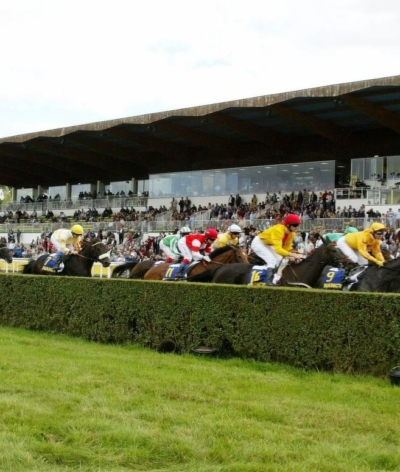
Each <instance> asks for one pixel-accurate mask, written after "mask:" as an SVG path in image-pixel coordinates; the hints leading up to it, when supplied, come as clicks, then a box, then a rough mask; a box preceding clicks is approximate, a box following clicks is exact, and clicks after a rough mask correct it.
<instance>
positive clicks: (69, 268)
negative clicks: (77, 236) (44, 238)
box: [22, 238, 111, 277]
mask: <svg viewBox="0 0 400 472" xmlns="http://www.w3.org/2000/svg"><path fill="white" fill-rule="evenodd" d="M49 257H51V256H50V255H49V254H44V255H43V256H40V257H39V258H38V259H36V260H30V261H29V262H28V264H27V265H26V266H25V267H24V269H23V272H22V273H23V274H35V275H68V276H72V277H91V276H92V267H93V264H94V263H95V262H100V263H101V265H102V266H103V267H109V266H110V264H111V259H110V251H108V250H107V247H106V245H105V244H104V243H102V242H101V241H100V239H98V238H92V239H85V240H83V242H82V247H81V250H80V252H79V253H78V254H68V255H66V256H64V257H63V263H64V268H63V269H62V270H61V271H59V272H55V271H53V270H52V269H46V266H45V264H46V262H47V261H48V258H49Z"/></svg>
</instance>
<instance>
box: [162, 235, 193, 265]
mask: <svg viewBox="0 0 400 472" xmlns="http://www.w3.org/2000/svg"><path fill="white" fill-rule="evenodd" d="M191 232H192V230H191V229H190V228H188V227H187V226H183V227H182V228H181V229H180V230H179V232H178V233H177V234H170V235H169V236H165V238H163V239H162V240H161V241H160V249H161V250H162V251H163V253H164V254H165V255H166V256H167V258H166V260H165V262H173V261H174V260H175V259H180V258H181V257H182V254H181V253H180V252H179V249H178V241H179V240H180V239H181V238H182V237H183V236H187V235H188V234H190V233H191Z"/></svg>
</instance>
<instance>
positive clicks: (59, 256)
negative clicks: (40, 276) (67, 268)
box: [53, 251, 64, 270]
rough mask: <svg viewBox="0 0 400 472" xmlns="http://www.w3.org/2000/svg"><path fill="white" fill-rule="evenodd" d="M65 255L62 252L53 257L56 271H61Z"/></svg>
mask: <svg viewBox="0 0 400 472" xmlns="http://www.w3.org/2000/svg"><path fill="white" fill-rule="evenodd" d="M63 255H64V253H62V252H61V251H58V252H57V254H56V255H55V256H54V257H53V261H54V266H53V269H54V270H59V269H60V265H61V262H62V258H63Z"/></svg>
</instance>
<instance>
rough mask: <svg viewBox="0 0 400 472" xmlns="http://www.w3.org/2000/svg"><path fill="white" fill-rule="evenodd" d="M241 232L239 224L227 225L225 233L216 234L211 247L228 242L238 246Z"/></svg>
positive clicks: (224, 244)
mask: <svg viewBox="0 0 400 472" xmlns="http://www.w3.org/2000/svg"><path fill="white" fill-rule="evenodd" d="M241 232H242V228H241V227H240V226H238V225H231V226H229V228H228V232H227V233H220V234H219V235H218V237H217V239H216V240H215V241H214V242H213V244H212V248H213V249H218V248H219V247H223V246H227V245H228V244H232V245H234V246H238V245H239V238H240V233H241Z"/></svg>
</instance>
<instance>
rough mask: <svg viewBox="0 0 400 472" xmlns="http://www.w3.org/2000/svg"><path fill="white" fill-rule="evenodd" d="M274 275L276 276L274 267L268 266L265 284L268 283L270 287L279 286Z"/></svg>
mask: <svg viewBox="0 0 400 472" xmlns="http://www.w3.org/2000/svg"><path fill="white" fill-rule="evenodd" d="M274 277H275V271H274V269H273V268H272V267H268V269H267V278H266V282H265V285H268V286H269V287H277V285H276V284H275V283H274Z"/></svg>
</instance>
